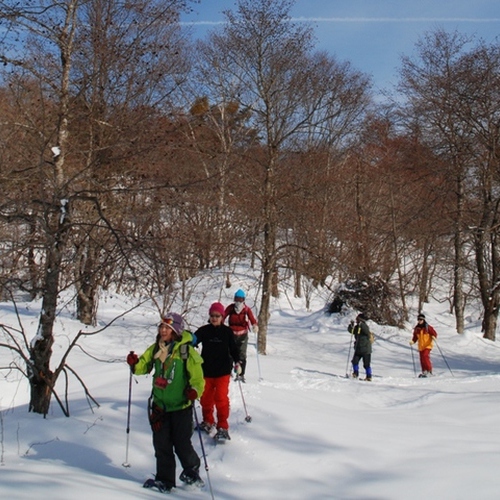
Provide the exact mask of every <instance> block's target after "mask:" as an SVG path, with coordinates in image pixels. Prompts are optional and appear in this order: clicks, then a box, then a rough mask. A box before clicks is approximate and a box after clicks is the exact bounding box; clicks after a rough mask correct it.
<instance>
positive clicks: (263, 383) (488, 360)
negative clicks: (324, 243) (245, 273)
mask: <svg viewBox="0 0 500 500" xmlns="http://www.w3.org/2000/svg"><path fill="white" fill-rule="evenodd" d="M240 286H244V287H245V283H241V282H240V283H238V285H237V286H235V287H233V288H232V289H229V290H226V289H223V288H222V287H219V289H218V290H215V288H214V287H213V286H212V287H208V288H207V290H206V291H204V300H203V303H201V302H200V305H199V307H198V308H195V309H194V310H193V311H192V312H191V313H190V316H189V318H188V320H189V321H190V323H191V326H192V327H193V328H196V327H197V326H200V325H201V324H203V323H204V322H205V321H206V319H207V314H206V311H207V309H208V307H209V305H210V303H211V302H212V301H214V300H218V299H219V296H220V295H221V294H222V302H224V304H228V303H230V302H231V297H232V294H233V293H234V291H235V290H236V288H239V287H240ZM247 290H248V292H249V296H250V298H254V297H252V290H251V289H250V288H249V287H247ZM131 304H132V302H128V301H127V300H125V299H124V298H123V297H120V296H113V297H112V296H107V297H106V298H103V299H102V300H101V304H100V309H99V325H98V326H102V325H104V324H105V323H106V322H108V321H109V320H110V319H112V318H113V317H114V316H116V315H118V314H120V313H121V312H123V311H124V310H126V309H127V308H128V307H129V306H130V305H131ZM37 305H38V304H34V303H20V304H18V307H19V309H20V313H21V315H22V319H23V324H24V325H25V327H26V328H28V329H29V330H31V331H33V333H34V332H35V330H36V326H37V312H38V310H37ZM323 306H324V302H323V299H321V298H320V297H317V298H315V299H314V300H313V307H312V311H306V310H305V308H304V305H303V300H298V299H291V298H290V296H289V295H286V294H283V295H282V297H281V299H279V300H276V301H274V302H273V307H272V316H271V319H270V326H269V334H268V348H267V355H266V356H263V355H260V356H257V355H256V349H255V345H254V342H255V339H254V338H253V337H251V345H250V346H249V361H248V369H247V372H248V373H247V383H246V384H243V385H242V389H243V395H244V400H245V403H246V408H247V412H245V408H244V405H243V400H242V397H241V393H240V391H239V385H238V384H237V383H236V382H233V383H232V384H231V404H232V413H231V417H230V425H231V429H230V432H231V437H232V439H231V441H230V442H228V443H227V444H225V445H217V446H216V445H214V444H213V443H211V442H209V441H210V438H208V437H207V436H205V435H204V436H203V443H204V450H205V454H206V460H207V464H208V475H207V472H206V471H205V470H204V469H205V467H204V463H203V458H202V474H201V475H202V477H203V478H204V480H205V482H206V486H205V487H204V488H203V489H202V490H192V489H191V490H189V489H186V487H178V488H177V489H176V491H175V493H174V496H175V497H179V498H193V499H196V498H200V499H201V498H211V497H212V495H213V497H214V498H216V499H224V500H240V499H245V500H246V499H248V500H254V499H256V498H263V499H273V500H281V499H283V500H285V499H286V500H293V499H297V500H299V499H316V500H317V499H367V500H368V499H370V500H382V499H384V500H392V499H394V500H400V499H401V498H404V499H405V500H412V499H415V500H421V499H423V498H428V499H453V500H460V499H464V500H470V499H471V498H475V499H479V500H485V499H497V498H498V497H499V493H498V489H499V486H500V476H499V473H498V471H499V470H500V433H499V429H498V427H499V424H498V419H499V416H498V412H499V408H500V364H499V361H500V345H499V344H498V343H494V342H490V341H486V340H484V339H482V337H481V334H480V323H479V321H478V320H479V315H478V314H477V313H475V314H471V315H470V316H469V317H468V323H467V324H468V328H467V332H466V333H465V334H464V335H457V334H456V333H455V332H454V328H453V325H454V321H453V317H452V316H451V315H450V314H449V313H448V312H447V310H446V306H447V304H446V303H442V304H439V303H433V304H430V305H429V307H426V310H425V313H426V315H427V318H428V320H429V322H430V323H431V324H432V325H433V326H434V327H435V328H436V330H437V332H438V335H439V337H438V339H439V343H438V345H439V347H440V349H441V351H440V350H438V349H437V348H435V349H434V351H433V353H432V360H433V363H434V373H435V376H434V377H432V378H427V379H418V378H416V377H415V371H414V367H413V363H412V351H411V349H410V346H409V345H408V341H409V339H410V335H411V328H412V326H413V323H412V324H409V325H408V328H407V329H406V330H397V329H395V328H388V327H381V326H378V325H375V324H373V323H371V322H369V324H370V326H371V328H372V330H373V331H374V332H375V334H376V335H377V337H378V338H377V341H376V342H375V344H374V353H373V357H372V358H373V362H372V365H373V372H374V380H373V382H371V383H370V382H363V381H357V380H352V379H347V378H346V371H350V368H349V367H348V366H347V360H348V353H349V344H350V336H349V334H348V333H347V331H346V327H347V324H348V323H349V320H350V319H352V318H353V317H354V316H355V313H354V312H353V313H352V314H350V315H346V316H339V315H332V316H328V315H325V314H324V313H323ZM157 320H158V317H157V315H156V313H155V312H154V309H153V308H152V307H151V306H148V305H144V306H143V307H141V308H138V309H135V310H134V311H133V312H131V313H129V314H128V315H126V316H125V317H124V318H121V319H119V320H118V321H117V322H116V323H115V324H113V325H112V326H111V327H110V328H109V329H107V330H106V331H105V332H104V333H101V334H99V335H94V336H89V337H86V338H85V339H84V340H82V342H81V346H82V349H75V350H74V351H73V352H72V354H71V355H70V357H69V359H68V363H69V365H70V366H71V367H72V368H73V369H75V370H77V372H78V373H79V375H80V376H81V377H82V378H83V380H84V381H85V383H86V385H87V387H88V388H89V391H90V393H91V394H92V396H93V397H94V398H96V400H97V401H98V402H99V404H100V407H99V408H96V407H95V406H94V405H92V409H91V408H90V406H89V402H88V401H87V399H86V397H85V394H84V393H83V391H82V388H81V386H80V385H79V384H78V383H77V382H76V380H75V379H74V377H72V376H71V375H70V391H69V397H70V412H71V417H70V418H66V417H64V416H63V414H62V412H61V410H60V409H59V407H58V406H57V403H56V402H53V403H52V406H51V411H50V414H49V415H48V416H47V418H46V419H43V418H42V417H41V416H40V415H35V414H32V413H28V411H27V402H28V398H29V389H28V385H27V383H26V381H25V380H24V379H22V377H20V375H19V374H18V373H16V372H12V373H10V374H9V375H8V376H7V377H6V375H7V373H6V372H5V370H3V371H1V372H0V377H1V378H0V431H1V434H0V446H1V448H0V498H2V499H6V500H7V499H8V500H11V499H28V498H50V499H52V500H68V499H74V500H79V499H87V498H94V499H106V500H114V499H116V500H127V499H149V498H151V499H153V498H158V495H160V493H158V492H155V491H152V490H145V489H143V488H142V487H141V485H142V483H143V481H144V480H145V479H146V478H148V477H151V476H152V473H153V471H154V469H155V465H154V464H155V461H154V456H153V448H152V444H151V433H150V429H149V425H148V422H147V416H146V400H147V398H148V396H149V393H150V388H151V379H150V377H148V376H146V377H134V378H133V383H132V386H133V388H132V406H131V422H130V434H129V448H128V449H129V453H128V462H129V463H130V467H129V468H126V467H123V466H122V464H123V462H124V461H125V458H126V448H127V447H126V442H127V434H126V427H127V400H128V385H129V371H128V367H127V365H126V363H125V357H126V354H127V353H128V352H129V351H130V350H135V351H136V352H138V353H142V351H143V350H144V349H145V348H146V347H147V346H148V345H149V344H151V343H152V342H153V340H154V336H155V334H156V324H157ZM0 323H4V324H11V325H15V324H16V318H15V315H14V311H13V308H12V305H11V304H8V303H1V304H0ZM81 327H82V326H81V324H79V323H78V322H76V321H75V320H74V319H72V316H71V314H70V311H68V310H63V311H62V313H61V315H60V316H59V320H58V323H57V331H58V334H57V339H56V345H55V346H54V360H57V359H58V356H60V355H62V353H63V352H64V350H65V348H66V347H67V345H68V344H69V342H70V341H71V339H72V338H73V336H74V335H75V333H76V332H78V330H79V329H80V328H81ZM90 330H92V329H89V331H90ZM1 335H3V334H0V336H1ZM3 340H4V339H3V338H1V340H0V342H2V341H3ZM89 355H90V356H89ZM351 355H352V351H351ZM443 355H444V356H443ZM414 359H415V364H416V367H417V370H418V369H419V368H418V367H419V363H418V353H417V352H416V351H414ZM445 360H446V361H445ZM10 361H11V355H10V354H9V353H8V351H6V350H0V366H2V367H5V366H7V365H8V364H9V363H10ZM446 362H448V365H449V368H448V366H447V364H446ZM54 364H55V362H54ZM450 368H451V370H450ZM361 372H362V373H363V370H362V371H361ZM61 381H62V379H61ZM59 390H60V391H61V388H59ZM247 413H248V414H249V415H250V416H251V417H252V421H251V422H246V421H245V417H246V416H247ZM198 415H201V411H200V409H199V407H198ZM193 441H194V443H195V446H196V448H197V450H198V451H199V452H200V455H201V447H200V441H199V436H198V434H197V433H195V434H194V436H193ZM179 473H180V470H179ZM210 485H211V488H210Z"/></svg>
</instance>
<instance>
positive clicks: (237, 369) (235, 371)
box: [234, 363, 241, 375]
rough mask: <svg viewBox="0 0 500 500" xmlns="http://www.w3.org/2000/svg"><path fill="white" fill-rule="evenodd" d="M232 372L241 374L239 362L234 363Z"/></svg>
mask: <svg viewBox="0 0 500 500" xmlns="http://www.w3.org/2000/svg"><path fill="white" fill-rule="evenodd" d="M234 373H236V375H241V365H240V364H239V363H235V364H234Z"/></svg>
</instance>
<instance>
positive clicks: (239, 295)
mask: <svg viewBox="0 0 500 500" xmlns="http://www.w3.org/2000/svg"><path fill="white" fill-rule="evenodd" d="M234 298H235V299H244V298H245V292H244V291H243V290H242V289H241V288H240V289H239V290H236V293H235V294H234Z"/></svg>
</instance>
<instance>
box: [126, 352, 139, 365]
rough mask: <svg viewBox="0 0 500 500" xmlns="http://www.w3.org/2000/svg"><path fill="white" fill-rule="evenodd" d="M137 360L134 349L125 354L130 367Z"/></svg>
mask: <svg viewBox="0 0 500 500" xmlns="http://www.w3.org/2000/svg"><path fill="white" fill-rule="evenodd" d="M138 362H139V358H138V356H137V354H136V353H135V352H134V351H132V352H130V353H129V354H128V356H127V363H128V364H129V365H130V367H131V368H133V367H134V366H135V365H136V364H137V363H138Z"/></svg>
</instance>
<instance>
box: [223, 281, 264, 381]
mask: <svg viewBox="0 0 500 500" xmlns="http://www.w3.org/2000/svg"><path fill="white" fill-rule="evenodd" d="M245 299H246V294H245V292H244V291H243V290H242V289H241V288H240V289H239V290H236V292H235V294H234V302H233V303H232V304H230V305H228V306H227V307H226V310H225V312H224V319H226V318H228V325H229V327H230V328H231V330H232V331H233V334H234V340H235V342H236V345H237V346H238V351H239V354H240V366H241V373H240V374H239V375H237V376H236V379H235V380H239V381H241V382H245V369H246V364H247V347H248V332H249V331H250V328H251V329H252V330H253V331H254V333H255V334H256V335H257V334H258V332H259V326H258V324H257V320H256V318H255V316H254V314H253V312H252V310H251V309H250V307H248V306H247V305H246V304H245Z"/></svg>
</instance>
